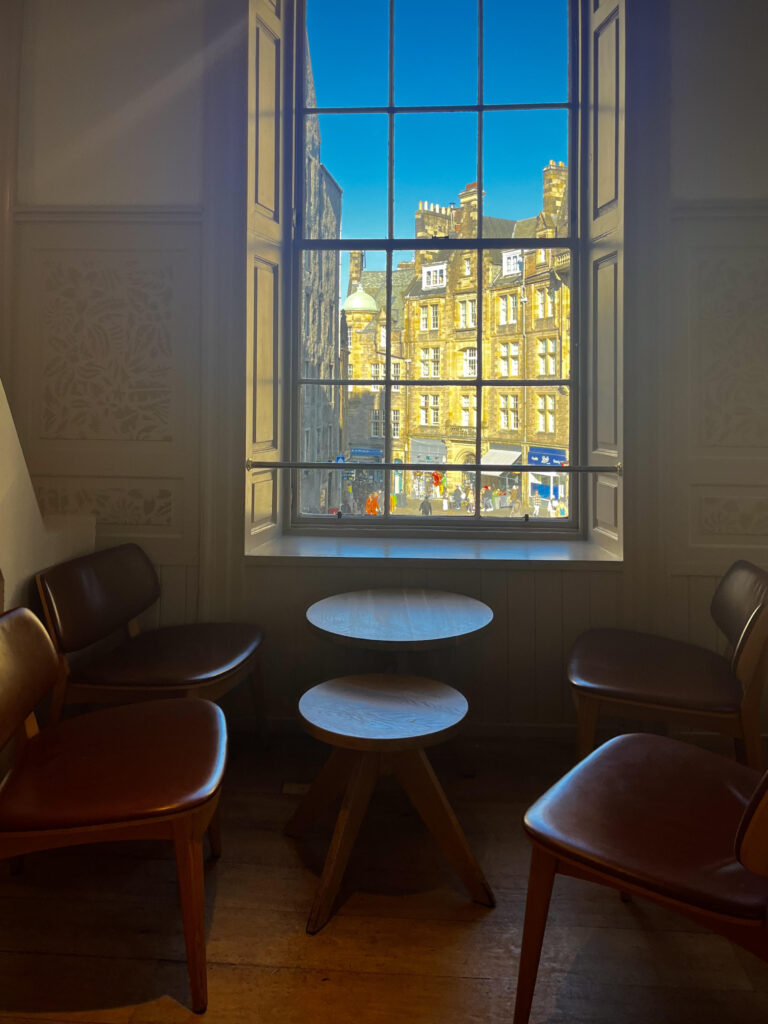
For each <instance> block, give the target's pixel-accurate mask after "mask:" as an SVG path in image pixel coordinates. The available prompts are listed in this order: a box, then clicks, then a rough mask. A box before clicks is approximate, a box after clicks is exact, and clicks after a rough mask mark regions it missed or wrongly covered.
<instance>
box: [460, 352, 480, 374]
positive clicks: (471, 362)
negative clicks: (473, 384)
mask: <svg viewBox="0 0 768 1024" xmlns="http://www.w3.org/2000/svg"><path fill="white" fill-rule="evenodd" d="M463 369H464V376H465V377H476V376H477V349H476V348H465V349H464V367H463Z"/></svg>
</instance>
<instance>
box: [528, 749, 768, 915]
mask: <svg viewBox="0 0 768 1024" xmlns="http://www.w3.org/2000/svg"><path fill="white" fill-rule="evenodd" d="M759 781H760V774H759V773H758V772H755V771H753V770H752V769H751V768H747V767H745V766H744V765H740V764H736V763H735V762H733V761H729V760H728V759H726V758H722V757H719V756H717V755H716V754H712V753H710V752H709V751H705V750H701V749H699V748H698V747H694V746H693V745H692V744H689V743H682V742H680V741H678V740H671V739H667V738H665V737H661V736H652V735H646V734H630V735H625V736H618V737H617V738H616V739H613V740H611V741H610V742H609V743H606V744H605V745H604V746H602V747H600V748H599V749H598V750H596V751H595V752H594V753H593V754H591V755H590V756H589V757H588V758H586V760H584V761H582V762H581V764H578V765H577V766H576V767H575V768H573V769H572V770H571V771H570V772H569V773H568V774H567V775H565V776H564V777H563V778H562V779H561V780H560V781H559V782H558V783H556V784H555V785H554V786H553V787H552V788H551V789H550V790H549V791H548V792H547V793H545V794H544V796H542V797H541V798H540V799H539V800H537V802H536V803H535V804H534V805H533V806H532V807H531V808H530V809H529V810H528V813H527V814H526V816H525V821H524V824H525V828H526V830H527V831H528V833H529V834H530V835H531V836H532V837H533V838H534V839H536V840H537V841H538V842H540V843H541V844H542V845H544V846H545V847H547V848H548V849H550V850H552V851H553V852H555V853H559V854H561V855H563V856H568V857H570V858H572V859H574V860H576V861H579V862H581V863H583V864H586V865H589V866H591V867H594V868H596V869H598V870H600V871H604V872H606V873H607V874H609V875H612V876H614V877H615V878H617V879H620V880H624V881H629V882H633V883H636V884H638V885H641V886H643V887H644V888H647V889H649V890H650V891H652V892H656V893H660V894H662V895H664V896H669V897H672V898H674V899H677V900H681V901H683V902H685V903H688V904H692V905H694V906H696V907H700V908H702V909H705V910H710V911H715V912H719V913H723V914H730V915H733V916H736V917H739V918H748V919H763V918H764V916H765V912H766V907H767V906H768V878H763V877H761V876H758V875H754V874H752V873H751V872H749V871H747V870H746V868H744V867H742V866H741V864H740V863H739V862H738V861H737V860H736V857H735V854H734V840H735V836H736V830H737V828H738V825H739V821H740V819H741V816H742V814H743V812H744V808H745V807H746V805H747V803H748V801H749V798H750V796H751V795H752V792H753V791H754V789H755V788H756V786H757V784H758V782H759Z"/></svg>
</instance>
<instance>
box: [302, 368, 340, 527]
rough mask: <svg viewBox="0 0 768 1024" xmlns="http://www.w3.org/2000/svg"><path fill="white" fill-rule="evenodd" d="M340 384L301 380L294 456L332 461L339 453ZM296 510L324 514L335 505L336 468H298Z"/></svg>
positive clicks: (337, 500) (308, 460)
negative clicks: (297, 501)
mask: <svg viewBox="0 0 768 1024" xmlns="http://www.w3.org/2000/svg"><path fill="white" fill-rule="evenodd" d="M341 390H342V389H341V388H340V387H339V386H338V385H321V384H304V385H302V386H301V387H300V388H299V392H300V415H299V425H298V427H299V429H298V436H297V444H296V447H297V451H296V453H295V454H296V459H297V461H301V462H328V463H332V464H335V463H336V461H337V460H338V459H339V458H340V457H341V455H342V433H341ZM298 476H299V510H300V511H301V512H302V513H307V514H313V515H326V514H328V511H329V509H331V508H338V506H339V500H340V497H341V478H340V475H339V473H338V472H336V471H335V470H331V469H328V470H327V471H326V470H299V471H298Z"/></svg>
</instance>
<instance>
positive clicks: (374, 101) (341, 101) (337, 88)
mask: <svg viewBox="0 0 768 1024" xmlns="http://www.w3.org/2000/svg"><path fill="white" fill-rule="evenodd" d="M329 8H330V10H329ZM361 28H363V29H364V33H365V45H361V38H360V35H361ZM307 39H308V50H309V58H310V71H309V74H308V75H307V83H306V86H305V88H306V105H307V106H308V107H313V106H318V107H384V106H386V105H387V102H388V95H389V90H388V74H389V72H388V67H389V60H388V52H387V47H388V40H389V5H388V2H387V0H366V3H365V18H364V20H362V19H361V8H360V3H359V0H354V2H353V0H333V3H332V4H330V3H329V2H328V0H307ZM312 79H314V82H312ZM351 83H354V86H353V87H350V86H351ZM313 95H316V98H313Z"/></svg>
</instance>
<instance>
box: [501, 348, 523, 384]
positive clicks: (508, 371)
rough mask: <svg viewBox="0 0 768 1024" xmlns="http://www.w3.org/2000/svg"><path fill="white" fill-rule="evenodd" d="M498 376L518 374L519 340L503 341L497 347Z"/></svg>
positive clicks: (516, 375) (514, 375)
mask: <svg viewBox="0 0 768 1024" xmlns="http://www.w3.org/2000/svg"><path fill="white" fill-rule="evenodd" d="M499 376H500V377H519V376H520V342H519V341H510V342H505V343H504V344H503V345H501V346H500V349H499Z"/></svg>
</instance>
